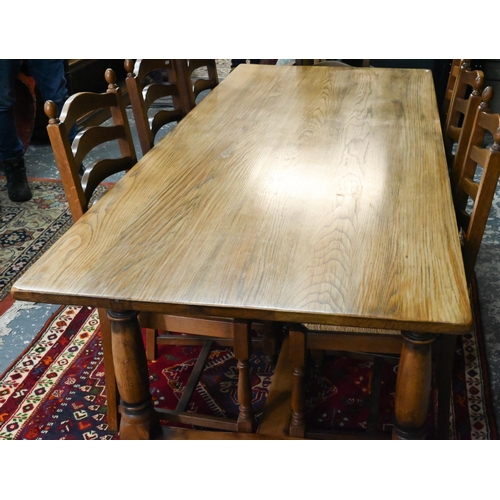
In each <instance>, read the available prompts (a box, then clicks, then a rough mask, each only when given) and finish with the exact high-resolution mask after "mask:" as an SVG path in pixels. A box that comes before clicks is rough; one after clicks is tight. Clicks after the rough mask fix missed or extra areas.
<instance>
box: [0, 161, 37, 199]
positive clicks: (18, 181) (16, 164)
mask: <svg viewBox="0 0 500 500" xmlns="http://www.w3.org/2000/svg"><path fill="white" fill-rule="evenodd" d="M1 166H2V167H3V168H4V170H5V177H7V193H8V195H9V199H10V201H28V200H31V198H32V196H33V195H32V194H31V189H30V187H29V184H28V179H27V177H26V167H25V166H24V158H18V159H15V160H4V161H3V162H1Z"/></svg>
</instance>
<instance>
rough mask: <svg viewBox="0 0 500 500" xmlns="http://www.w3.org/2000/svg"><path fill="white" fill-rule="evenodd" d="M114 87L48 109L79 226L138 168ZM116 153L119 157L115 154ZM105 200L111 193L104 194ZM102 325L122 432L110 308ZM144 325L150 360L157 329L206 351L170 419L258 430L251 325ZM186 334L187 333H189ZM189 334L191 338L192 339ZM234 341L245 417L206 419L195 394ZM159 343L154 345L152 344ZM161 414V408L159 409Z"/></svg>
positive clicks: (111, 79) (200, 321)
mask: <svg viewBox="0 0 500 500" xmlns="http://www.w3.org/2000/svg"><path fill="white" fill-rule="evenodd" d="M105 79H106V81H107V83H108V89H107V91H106V92H105V93H103V94H95V93H90V92H82V93H77V94H73V95H72V96H71V97H70V98H69V99H68V100H67V101H66V103H65V104H64V106H63V109H62V111H61V115H60V117H59V118H58V117H57V111H58V110H57V107H56V105H55V104H54V103H53V102H52V101H47V102H46V103H45V106H44V110H45V113H46V115H47V116H48V118H49V124H48V126H47V131H48V134H49V138H50V142H51V145H52V149H53V152H54V156H55V158H56V162H57V166H58V168H59V172H60V175H61V179H62V182H63V186H64V190H65V192H66V196H67V198H68V201H69V205H70V210H71V214H72V216H73V220H74V221H75V222H76V221H77V220H78V219H80V217H82V216H83V214H84V213H85V212H87V210H88V209H89V201H90V200H92V201H93V198H92V194H93V192H94V191H95V190H96V188H97V187H98V186H99V184H100V183H101V182H102V181H103V180H105V179H106V178H107V177H108V176H109V175H111V174H114V173H117V172H119V171H122V170H128V169H130V168H132V167H133V166H134V165H135V163H136V155H135V150H134V145H133V142H132V137H131V134H130V128H129V124H128V121H127V115H126V112H125V107H124V105H123V101H122V96H121V92H120V89H119V87H118V86H117V85H116V76H115V73H114V72H113V70H111V69H108V70H107V71H106V73H105ZM102 108H108V109H109V110H110V112H111V116H112V120H113V124H112V125H110V126H107V125H105V124H101V125H92V126H89V127H86V128H84V129H83V130H81V131H79V132H78V133H77V135H76V137H75V139H74V140H73V142H72V144H71V143H70V140H69V137H68V133H69V131H70V130H71V129H72V127H73V126H74V125H75V124H76V123H77V121H78V120H79V119H81V117H82V116H86V115H88V113H91V112H94V111H97V110H99V109H102ZM110 141H118V143H119V149H120V154H121V155H120V156H119V157H118V158H116V157H113V158H108V157H106V158H103V156H104V155H105V154H110V153H105V152H104V151H100V152H99V153H98V158H99V159H98V160H97V161H96V162H95V163H93V164H89V165H87V166H86V168H85V169H84V173H83V176H82V177H81V178H80V173H79V172H80V171H82V169H81V165H83V164H84V162H85V163H87V161H88V158H89V156H87V155H88V153H90V152H91V151H92V150H93V149H94V148H95V147H98V146H102V145H103V144H105V143H108V142H110ZM111 154H114V153H113V152H112V151H111ZM104 196H105V194H104ZM99 319H100V323H101V333H102V343H103V354H104V366H105V383H106V394H107V398H108V425H109V428H110V429H111V430H117V429H118V420H119V405H118V392H117V387H116V380H115V372H114V365H113V355H112V345H111V326H110V322H109V319H108V317H107V312H106V310H105V309H99ZM139 322H140V325H141V327H142V328H146V331H147V332H151V331H152V332H153V335H149V336H147V340H146V344H147V347H146V350H147V352H148V355H147V357H148V359H154V357H155V351H156V341H155V340H156V339H155V337H156V336H155V329H157V328H161V329H163V330H169V331H172V330H173V331H175V332H180V333H181V334H180V335H170V336H169V338H168V339H163V338H162V339H161V341H160V340H159V342H160V343H163V344H179V345H193V344H194V345H199V344H203V348H202V353H201V355H200V357H199V359H198V361H197V363H196V366H195V369H194V370H193V372H192V374H191V376H190V378H189V380H188V382H187V386H186V390H185V391H184V392H185V393H184V394H183V396H182V398H181V401H179V404H178V406H177V408H176V409H175V410H172V411H169V410H163V411H162V412H163V413H164V414H165V420H170V421H173V422H180V423H183V424H197V425H203V426H205V427H212V428H215V429H222V430H229V431H239V432H253V430H254V428H255V423H254V416H253V412H252V393H251V383H250V375H249V363H248V360H249V357H250V342H251V338H250V334H251V329H250V328H251V322H249V321H237V320H233V319H232V318H220V319H219V318H217V319H214V318H200V317H181V316H170V315H163V314H154V313H147V314H141V315H139ZM183 334H184V335H183ZM186 334H187V335H186ZM214 340H217V341H220V342H224V341H226V342H229V343H230V344H231V345H233V346H234V355H235V358H236V359H237V360H238V370H239V378H238V400H239V416H238V419H237V420H236V421H234V420H230V419H225V418H221V417H205V416H203V415H196V414H192V413H189V412H187V411H186V407H187V403H188V401H189V397H190V395H191V393H192V391H193V390H194V389H195V388H196V385H197V382H198V380H199V377H200V376H201V373H202V370H203V366H204V364H205V362H206V360H207V359H208V356H209V354H210V346H211V344H212V341H214ZM152 344H154V345H152ZM158 411H160V410H158Z"/></svg>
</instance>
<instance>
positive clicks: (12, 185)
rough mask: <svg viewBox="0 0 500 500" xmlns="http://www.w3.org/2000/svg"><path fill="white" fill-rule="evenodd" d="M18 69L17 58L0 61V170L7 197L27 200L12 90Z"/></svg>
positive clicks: (24, 171)
mask: <svg viewBox="0 0 500 500" xmlns="http://www.w3.org/2000/svg"><path fill="white" fill-rule="evenodd" d="M19 69H20V61H19V60H17V59H1V60H0V169H1V170H3V171H4V172H5V176H6V177H7V192H8V195H9V199H10V200H11V201H28V200H29V199H31V196H32V195H31V190H30V187H29V185H28V179H27V177H26V168H25V166H24V159H23V155H24V148H23V144H22V142H21V140H20V139H19V136H18V134H17V128H16V121H15V117H14V103H15V91H14V89H15V83H16V78H17V75H18V73H19Z"/></svg>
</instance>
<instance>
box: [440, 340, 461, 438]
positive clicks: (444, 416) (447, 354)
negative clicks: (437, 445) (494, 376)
mask: <svg viewBox="0 0 500 500" xmlns="http://www.w3.org/2000/svg"><path fill="white" fill-rule="evenodd" d="M456 345H457V336H456V335H442V336H441V351H440V353H439V356H438V360H437V386H438V423H437V437H438V439H449V438H450V403H451V381H452V378H453V360H454V358H455V349H456Z"/></svg>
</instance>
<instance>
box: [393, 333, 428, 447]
mask: <svg viewBox="0 0 500 500" xmlns="http://www.w3.org/2000/svg"><path fill="white" fill-rule="evenodd" d="M402 335H403V348H402V351H401V359H400V363H399V369H398V379H397V383H396V425H395V427H394V429H393V432H392V437H393V439H423V438H424V437H425V430H426V429H425V421H426V418H427V414H428V411H429V398H430V390H431V368H432V359H431V358H432V353H431V348H432V342H433V341H434V340H435V338H436V335H434V334H429V333H413V332H403V333H402Z"/></svg>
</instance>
